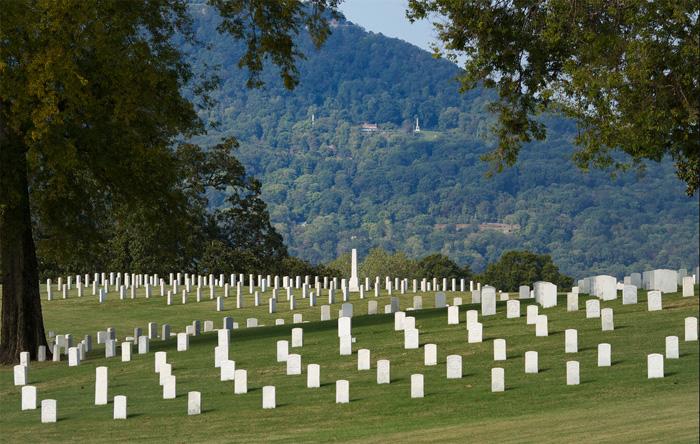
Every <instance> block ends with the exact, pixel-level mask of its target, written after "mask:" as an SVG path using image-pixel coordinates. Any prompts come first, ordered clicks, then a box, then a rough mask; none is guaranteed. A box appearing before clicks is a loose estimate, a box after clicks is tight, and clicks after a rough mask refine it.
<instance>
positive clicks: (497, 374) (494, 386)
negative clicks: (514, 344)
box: [491, 367, 506, 392]
mask: <svg viewBox="0 0 700 444" xmlns="http://www.w3.org/2000/svg"><path fill="white" fill-rule="evenodd" d="M505 379H506V378H505V370H504V369H503V368H501V367H496V368H492V369H491V391H492V392H503V391H505V390H506V380H505Z"/></svg>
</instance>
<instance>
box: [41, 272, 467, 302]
mask: <svg viewBox="0 0 700 444" xmlns="http://www.w3.org/2000/svg"><path fill="white" fill-rule="evenodd" d="M195 277H196V280H197V283H196V286H197V289H198V297H201V295H200V291H199V290H200V289H201V287H206V286H209V287H210V297H211V298H212V299H213V297H214V288H215V287H220V288H224V289H225V293H226V296H227V297H228V290H229V287H237V288H239V289H240V287H241V286H243V285H244V284H245V276H244V275H243V274H239V275H236V274H231V275H230V276H229V282H228V283H227V282H226V281H225V278H224V275H223V274H220V275H219V278H218V279H215V277H214V275H213V274H210V275H209V276H201V275H198V276H195V275H194V274H191V275H190V274H184V283H183V279H182V278H183V274H182V273H177V274H176V275H175V274H174V273H170V279H169V284H168V286H169V287H171V288H172V289H173V290H172V293H175V294H177V293H178V291H177V287H178V285H184V286H185V289H186V292H187V293H189V292H190V291H191V290H192V287H193V286H194V285H195V284H194V282H195ZM310 278H311V276H308V275H307V276H304V277H303V282H302V277H301V276H296V277H295V279H292V278H291V277H289V276H283V277H282V288H286V289H288V290H291V288H295V289H302V290H304V291H305V292H306V291H308V289H309V287H310V286H311V279H310ZM72 279H73V276H68V277H67V279H66V281H67V282H66V283H63V278H62V277H59V278H58V283H57V285H56V287H57V290H58V291H62V293H63V298H64V299H65V298H67V292H68V291H69V290H71V289H72V285H73V280H72ZM75 281H76V288H77V290H78V296H79V297H82V293H83V288H84V286H88V285H90V284H89V283H90V275H89V274H85V275H84V279H81V276H80V275H76V276H75ZM408 283H409V280H408V279H405V278H404V279H399V278H394V279H393V280H392V279H391V278H390V277H388V276H385V283H384V288H385V289H386V290H387V291H389V294H391V293H392V290H394V289H400V291H401V293H402V294H404V293H405V292H407V291H408ZM158 285H160V293H161V296H165V280H164V279H163V278H159V277H158V275H157V274H153V275H148V274H135V273H131V274H129V273H124V282H123V283H122V273H120V272H119V273H114V272H110V273H109V277H107V274H106V273H104V272H103V273H95V274H94V277H93V280H92V287H93V289H92V294H93V295H97V294H98V289H97V287H98V286H99V287H102V290H101V291H100V292H99V295H100V299H101V302H102V301H103V299H104V298H106V295H107V293H108V292H109V287H110V286H112V287H114V290H115V291H118V292H119V294H120V297H121V299H124V298H125V293H126V290H127V289H131V298H132V299H134V298H135V289H137V288H139V287H140V286H145V288H146V297H150V296H151V291H150V290H151V287H154V286H158ZM313 286H314V288H316V289H317V294H318V295H320V293H321V289H324V290H325V289H336V290H337V289H338V288H341V289H343V290H344V291H346V290H348V288H349V286H348V282H347V281H346V279H341V280H340V284H339V283H338V278H335V277H334V278H330V279H329V278H328V277H323V279H321V277H319V276H314V285H313ZM248 287H249V291H250V294H253V290H254V288H256V287H257V288H260V289H261V290H262V292H263V293H264V292H265V291H266V289H267V288H268V287H272V288H273V289H275V290H277V289H279V288H280V277H279V276H274V278H273V277H272V276H271V275H267V277H266V278H264V277H263V275H258V276H257V286H256V283H255V277H254V275H253V274H250V275H249V276H248ZM360 287H361V288H360V291H361V292H364V291H367V290H369V289H371V288H374V289H375V293H378V291H379V289H380V288H381V280H380V278H379V277H378V276H377V277H376V278H375V281H374V285H373V286H372V285H370V279H369V278H368V277H367V278H365V282H364V284H363V285H361V286H360ZM474 288H475V283H474V281H469V289H470V291H472V290H474ZM476 288H478V289H480V288H481V284H480V283H477V284H476ZM441 289H442V291H447V289H448V279H447V278H442V285H440V283H439V280H438V278H433V279H432V281H429V280H428V279H426V278H423V279H422V280H421V281H420V291H440V290H441ZM465 289H466V280H465V279H459V281H458V280H457V279H456V278H452V279H451V291H453V292H456V291H461V292H464V291H465ZM417 291H418V280H417V279H413V292H414V293H416V292H417ZM46 292H47V297H48V300H52V299H53V293H52V281H51V279H47V281H46Z"/></svg>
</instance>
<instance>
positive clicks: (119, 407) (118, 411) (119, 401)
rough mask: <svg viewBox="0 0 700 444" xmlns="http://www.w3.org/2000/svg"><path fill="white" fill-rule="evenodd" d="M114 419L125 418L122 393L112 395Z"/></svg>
mask: <svg viewBox="0 0 700 444" xmlns="http://www.w3.org/2000/svg"><path fill="white" fill-rule="evenodd" d="M132 288H133V287H132ZM114 419H126V396H124V395H117V396H115V397H114Z"/></svg>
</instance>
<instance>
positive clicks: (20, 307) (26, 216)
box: [0, 123, 51, 364]
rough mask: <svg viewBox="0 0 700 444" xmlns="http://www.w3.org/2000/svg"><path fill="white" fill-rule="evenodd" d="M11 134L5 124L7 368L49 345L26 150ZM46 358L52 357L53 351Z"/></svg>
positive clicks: (0, 359) (2, 209) (1, 142)
mask: <svg viewBox="0 0 700 444" xmlns="http://www.w3.org/2000/svg"><path fill="white" fill-rule="evenodd" d="M9 132H10V131H9V130H8V128H7V127H6V126H5V125H3V124H2V123H0V261H1V263H2V321H1V322H2V329H1V330H0V363H4V364H9V363H13V362H18V361H19V354H20V353H21V352H23V351H28V352H29V353H30V355H31V358H32V359H36V357H37V351H38V347H39V346H40V345H47V344H46V336H45V334H44V319H43V316H42V314H41V299H40V297H39V269H38V264H37V260H36V251H35V249H34V239H33V237H32V223H31V217H30V209H29V187H28V179H27V157H26V149H25V147H24V145H23V144H22V142H21V141H20V140H19V139H18V138H13V137H12V136H11V135H10V134H9ZM46 355H47V357H48V356H51V353H50V350H48V347H47V353H46Z"/></svg>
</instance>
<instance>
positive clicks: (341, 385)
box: [335, 379, 350, 404]
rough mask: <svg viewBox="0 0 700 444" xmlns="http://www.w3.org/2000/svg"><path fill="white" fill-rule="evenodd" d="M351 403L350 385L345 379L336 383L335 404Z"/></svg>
mask: <svg viewBox="0 0 700 444" xmlns="http://www.w3.org/2000/svg"><path fill="white" fill-rule="evenodd" d="M349 402H350V383H349V382H348V381H347V380H345V379H339V380H337V381H335V403H336V404H347V403H349Z"/></svg>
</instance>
